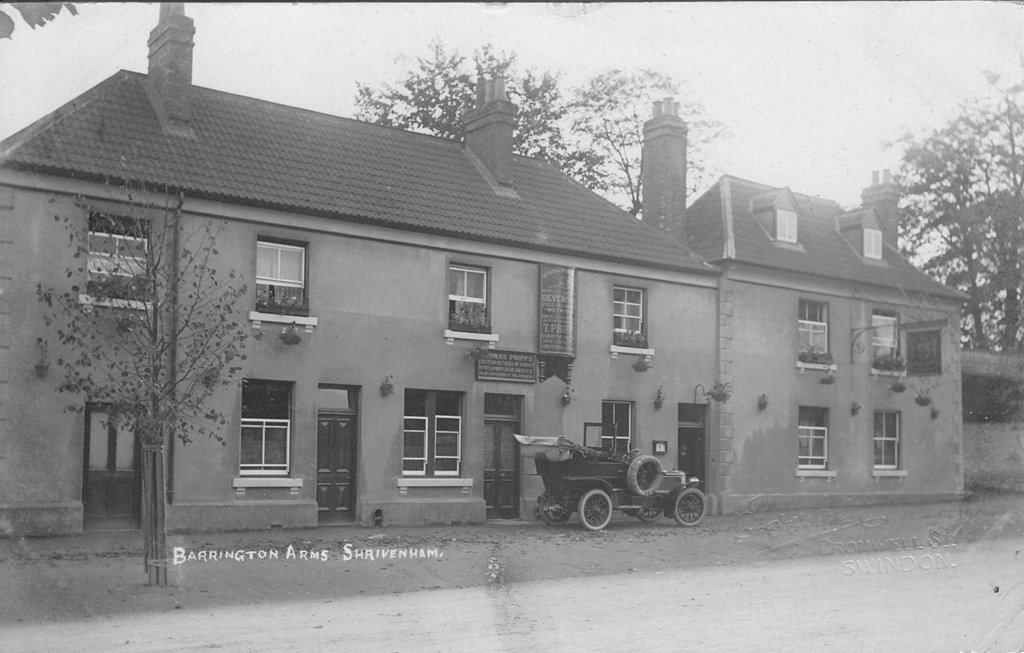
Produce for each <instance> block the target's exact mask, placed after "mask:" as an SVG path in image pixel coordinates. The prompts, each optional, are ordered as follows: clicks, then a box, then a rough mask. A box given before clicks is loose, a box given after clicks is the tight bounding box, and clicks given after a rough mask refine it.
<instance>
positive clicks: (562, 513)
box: [537, 494, 572, 526]
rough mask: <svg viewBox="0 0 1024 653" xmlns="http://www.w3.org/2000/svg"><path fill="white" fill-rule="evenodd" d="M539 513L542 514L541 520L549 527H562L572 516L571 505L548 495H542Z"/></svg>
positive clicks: (538, 504)
mask: <svg viewBox="0 0 1024 653" xmlns="http://www.w3.org/2000/svg"><path fill="white" fill-rule="evenodd" d="M537 512H539V513H540V518H541V519H542V520H543V521H544V523H545V524H547V525H548V526H561V525H562V524H564V523H565V522H567V521H569V517H571V516H572V510H570V509H569V505H568V504H567V503H566V502H564V501H559V500H558V499H555V498H554V497H550V496H548V495H546V494H544V495H541V496H540V497H539V498H538V499H537Z"/></svg>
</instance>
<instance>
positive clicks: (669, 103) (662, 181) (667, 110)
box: [640, 98, 686, 240]
mask: <svg viewBox="0 0 1024 653" xmlns="http://www.w3.org/2000/svg"><path fill="white" fill-rule="evenodd" d="M643 134H644V141H643V149H642V153H641V162H640V175H641V177H642V178H643V187H642V192H643V197H642V200H641V201H642V210H643V214H642V217H643V220H644V222H648V223H650V224H653V225H655V226H657V227H658V228H660V229H662V230H663V231H665V232H666V233H667V234H669V235H670V236H671V237H672V238H676V239H678V240H682V239H683V237H684V235H685V234H684V231H685V229H684V226H685V225H684V222H683V220H684V217H685V216H684V212H685V211H686V123H685V122H683V121H682V120H681V119H680V118H679V116H678V115H676V102H675V100H674V99H673V98H666V99H664V100H658V101H655V102H654V111H653V117H652V118H651V119H650V120H648V121H647V122H645V123H644V132H643Z"/></svg>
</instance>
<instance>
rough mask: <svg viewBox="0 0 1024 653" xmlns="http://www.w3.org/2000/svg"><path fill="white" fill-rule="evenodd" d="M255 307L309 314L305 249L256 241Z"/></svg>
mask: <svg viewBox="0 0 1024 653" xmlns="http://www.w3.org/2000/svg"><path fill="white" fill-rule="evenodd" d="M256 310H258V311H263V312H264V313H277V314H281V315H308V314H309V299H308V296H307V294H306V248H305V247H304V246H302V245H296V244H286V243H279V242H275V241H271V240H264V239H262V238H261V239H259V240H258V241H257V243H256Z"/></svg>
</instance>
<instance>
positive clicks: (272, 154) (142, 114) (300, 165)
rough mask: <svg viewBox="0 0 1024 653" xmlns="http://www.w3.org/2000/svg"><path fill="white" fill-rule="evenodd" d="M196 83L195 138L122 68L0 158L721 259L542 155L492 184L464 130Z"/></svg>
mask: <svg viewBox="0 0 1024 653" xmlns="http://www.w3.org/2000/svg"><path fill="white" fill-rule="evenodd" d="M193 90H194V94H193V104H192V114H193V124H192V128H193V131H194V133H195V138H190V137H186V136H175V135H168V134H166V133H164V132H163V131H162V130H161V127H160V123H159V120H158V117H157V115H156V113H155V112H154V109H153V106H152V104H151V102H150V99H149V96H148V94H147V84H146V76H145V75H142V74H139V73H133V72H128V71H121V72H119V73H117V74H115V75H113V76H111V77H110V78H108V79H107V80H105V81H104V82H101V83H100V84H99V85H97V86H96V87H94V88H93V89H91V90H89V91H88V92H86V93H84V94H82V95H81V96H79V97H78V98H76V99H75V100H74V101H72V102H70V103H69V104H68V105H66V106H64V107H62V108H61V109H58V110H57V111H55V112H54V113H53V114H51V115H49V116H47V117H45V118H43V119H42V120H40V121H38V122H37V123H35V124H34V125H32V126H30V127H28V128H26V129H24V130H22V131H21V132H19V133H17V134H14V135H13V136H11V137H9V138H8V139H5V140H4V141H3V142H2V143H0V166H10V167H14V168H19V169H29V170H38V171H42V172H47V173H49V174H56V175H63V176H71V177H76V178H85V179H95V180H106V179H112V180H116V179H120V178H121V177H122V175H123V174H124V170H125V169H127V171H128V173H129V175H130V176H131V177H133V178H135V179H139V180H144V181H149V182H155V183H157V184H160V185H163V184H167V185H169V186H172V187H175V188H179V189H181V190H183V191H184V192H185V193H186V194H187V195H191V196H197V197H206V198H211V199H218V200H222V201H229V202H237V203H240V204H250V205H257V206H265V207H273V208H280V209H284V210H289V211H296V212H302V213H309V214H314V215H325V216H329V217H332V218H337V219H342V220H351V221H357V222H365V223H371V224H377V225H382V226H387V227H394V228H398V229H404V230H411V231H419V232H428V233H436V234H443V235H450V236H456V237H462V238H468V239H472V240H484V241H489V242H496V243H503V244H508V245H513V246H517V247H524V248H528V249H536V250H544V251H554V252H562V253H569V254H578V255H582V256H585V257H592V258H600V259H605V260H613V261H621V262H628V263H639V264H643V265H645V266H649V267H659V268H668V269H683V270H694V271H706V272H714V268H713V267H712V266H710V265H708V264H707V263H705V262H704V261H703V260H701V259H700V258H699V257H698V256H696V255H695V254H694V253H693V252H692V251H690V250H688V249H687V248H685V247H683V246H681V245H680V244H678V243H677V242H673V241H672V240H671V239H669V238H666V237H664V234H663V233H662V232H660V231H658V230H657V229H655V228H654V227H652V226H650V225H646V224H643V223H641V222H639V221H638V220H636V219H634V218H633V217H632V216H630V215H629V214H628V213H626V212H624V211H622V210H620V209H618V208H617V207H615V206H614V205H612V204H611V203H609V202H607V201H606V200H604V199H603V198H601V197H600V196H598V195H596V194H594V193H592V192H591V191H589V190H587V189H586V188H585V187H583V186H582V185H580V184H578V183H576V182H575V181H573V180H571V179H569V178H567V177H565V176H564V175H562V174H561V173H560V172H559V171H558V170H557V169H556V168H555V167H553V166H551V165H549V164H547V163H544V162H541V161H538V160H534V159H530V158H526V157H518V156H517V157H515V161H514V188H515V195H514V196H509V194H497V193H495V191H494V190H493V188H492V186H491V185H490V182H489V181H488V180H487V179H486V178H485V177H484V175H482V174H481V172H480V171H479V170H478V168H477V167H476V164H474V162H473V161H472V160H471V158H470V156H469V155H468V154H467V152H466V151H465V150H464V149H463V146H462V144H461V143H459V142H456V141H450V140H446V139H442V138H437V137H433V136H427V135H424V134H416V133H412V132H406V131H403V130H398V129H392V128H388V127H381V126H379V125H374V124H370V123H365V122H360V121H356V120H350V119H346V118H339V117H336V116H330V115H326V114H322V113H316V112H313V111H307V110H303V109H296V108H294V107H288V106H283V105H279V104H275V103H272V102H266V101H262V100H256V99H252V98H247V97H243V96H239V95H232V94H229V93H223V92H219V91H214V90H210V89H204V88H199V87H193ZM123 166H126V168H125V167H123Z"/></svg>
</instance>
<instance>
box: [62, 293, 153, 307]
mask: <svg viewBox="0 0 1024 653" xmlns="http://www.w3.org/2000/svg"><path fill="white" fill-rule="evenodd" d="M78 303H79V304H81V305H82V308H83V309H85V310H86V311H89V310H92V308H93V307H94V306H105V307H107V308H130V309H132V310H135V311H144V310H146V309H149V308H151V307H152V303H150V302H143V301H139V300H138V299H116V298H113V297H112V298H109V299H97V298H95V297H93V296H92V295H79V296H78Z"/></svg>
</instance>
